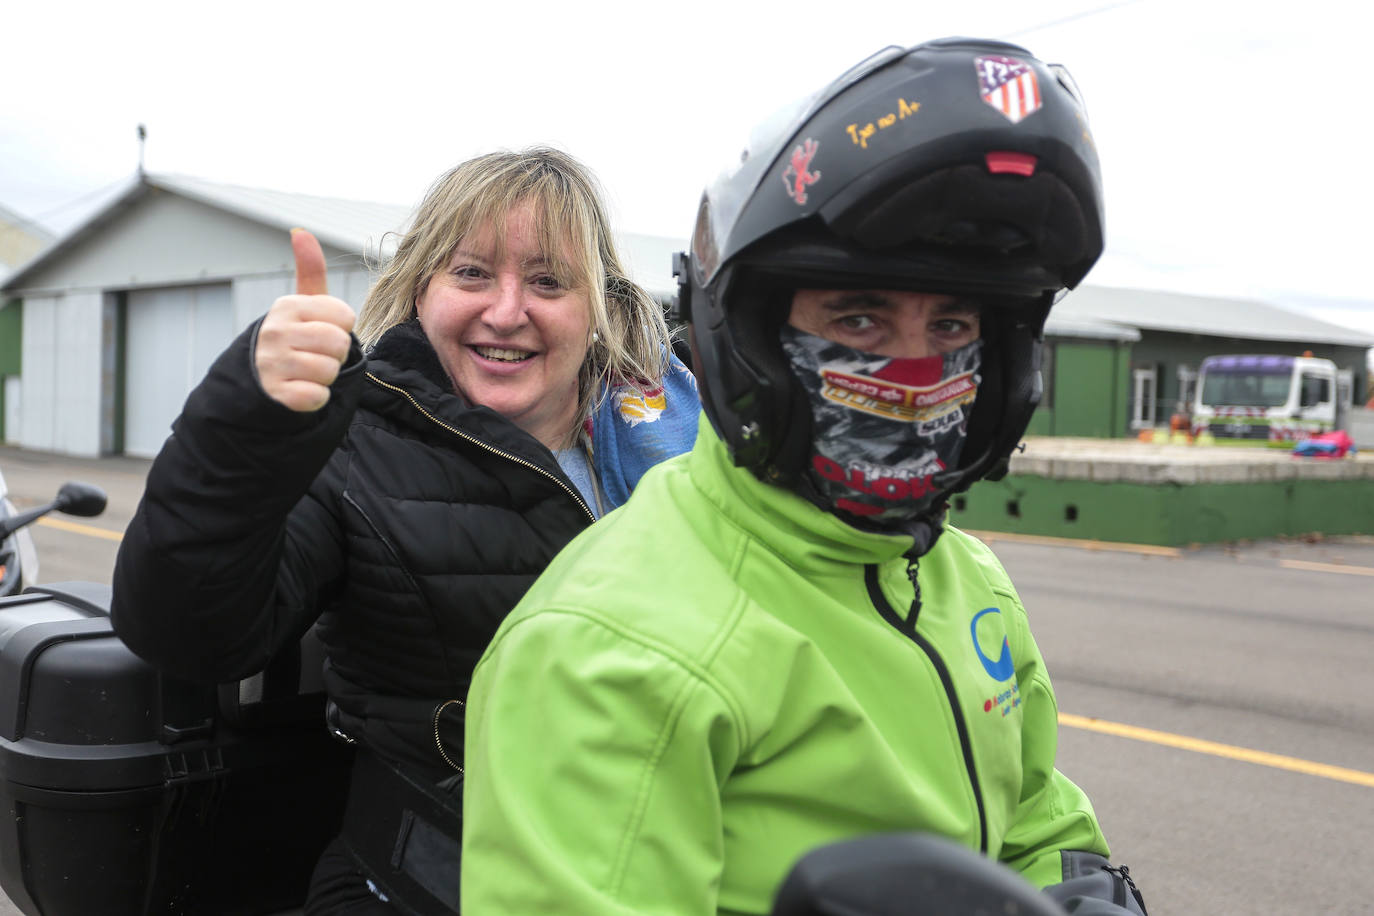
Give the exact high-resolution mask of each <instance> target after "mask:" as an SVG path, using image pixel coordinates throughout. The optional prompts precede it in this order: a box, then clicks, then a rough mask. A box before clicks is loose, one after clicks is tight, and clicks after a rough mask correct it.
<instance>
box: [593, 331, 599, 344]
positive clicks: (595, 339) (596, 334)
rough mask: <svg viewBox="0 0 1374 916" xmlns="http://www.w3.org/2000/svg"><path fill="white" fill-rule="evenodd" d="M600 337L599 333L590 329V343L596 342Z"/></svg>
mask: <svg viewBox="0 0 1374 916" xmlns="http://www.w3.org/2000/svg"><path fill="white" fill-rule="evenodd" d="M600 339H601V335H600V334H598V333H596V332H595V331H592V343H596V342H597V341H598V340H600Z"/></svg>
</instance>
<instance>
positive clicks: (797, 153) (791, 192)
mask: <svg viewBox="0 0 1374 916" xmlns="http://www.w3.org/2000/svg"><path fill="white" fill-rule="evenodd" d="M819 147H820V144H819V143H817V142H816V141H815V140H807V141H805V142H804V143H803V144H802V145H801V146H799V147H797V148H796V149H794V150H792V160H791V162H789V163H788V165H787V169H786V170H785V171H784V172H783V173H782V183H783V184H784V185H786V186H787V196H788V197H790V198H792V199H793V200H795V201H796V202H797V205H798V206H800V205H802V204H805V203H806V186H807V185H812V184H815V183H816V182H818V181H820V180H821V173H820V172H812V171H810V169H811V160H812V158H813V157H814V156H815V155H816V150H817V149H818V148H819Z"/></svg>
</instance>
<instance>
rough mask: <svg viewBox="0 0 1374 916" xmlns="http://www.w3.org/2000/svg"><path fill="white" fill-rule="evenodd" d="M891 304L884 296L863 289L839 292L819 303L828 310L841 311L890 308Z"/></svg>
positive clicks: (892, 304)
mask: <svg viewBox="0 0 1374 916" xmlns="http://www.w3.org/2000/svg"><path fill="white" fill-rule="evenodd" d="M893 306H894V303H893V301H892V300H891V299H889V298H887V297H886V296H883V295H879V294H878V293H870V292H864V291H859V292H845V293H840V294H839V295H836V296H834V297H832V298H829V299H826V300H825V301H824V302H822V303H821V307H822V308H824V309H825V310H826V311H830V312H843V311H847V310H849V309H853V308H869V309H890V308H892V307H893Z"/></svg>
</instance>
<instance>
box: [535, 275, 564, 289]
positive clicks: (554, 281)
mask: <svg viewBox="0 0 1374 916" xmlns="http://www.w3.org/2000/svg"><path fill="white" fill-rule="evenodd" d="M534 285H535V287H536V288H537V289H541V290H545V291H548V292H553V291H555V290H560V289H562V288H563V286H562V284H560V283H559V282H558V278H557V277H555V276H553V275H552V274H540V275H539V276H537V277H535V278H534Z"/></svg>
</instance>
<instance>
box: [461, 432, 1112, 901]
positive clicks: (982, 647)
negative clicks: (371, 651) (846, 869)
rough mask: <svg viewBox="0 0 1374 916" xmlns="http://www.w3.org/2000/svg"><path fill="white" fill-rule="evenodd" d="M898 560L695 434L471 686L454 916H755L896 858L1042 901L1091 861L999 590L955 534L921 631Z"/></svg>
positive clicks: (518, 619)
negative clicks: (1036, 890)
mask: <svg viewBox="0 0 1374 916" xmlns="http://www.w3.org/2000/svg"><path fill="white" fill-rule="evenodd" d="M910 546H911V541H910V539H909V538H906V537H898V536H892V535H878V534H870V533H866V532H862V531H859V530H857V529H855V528H852V527H850V526H849V525H847V524H845V523H844V522H842V521H840V520H839V519H838V518H836V517H835V516H833V515H830V514H828V513H825V512H822V511H820V510H818V509H816V508H815V507H814V506H812V505H811V504H810V503H807V502H805V501H804V500H802V499H800V498H799V497H797V496H795V495H793V494H791V493H789V492H786V491H784V490H781V489H778V488H776V487H772V486H768V485H765V484H762V483H760V482H759V481H758V480H756V479H755V478H754V477H753V476H752V475H751V474H749V473H748V472H747V471H743V470H740V469H738V468H735V467H734V466H733V465H732V464H731V462H730V459H729V457H728V455H727V454H726V451H725V448H724V446H723V445H722V444H721V442H720V440H719V438H718V437H717V436H716V435H715V433H714V431H713V430H712V429H711V427H710V425H709V423H707V422H706V421H705V420H703V421H702V426H701V431H700V434H699V436H698V438H697V445H696V448H695V450H694V451H693V452H691V453H690V454H688V455H685V456H682V457H681V458H678V459H675V460H673V461H670V462H668V463H666V464H663V465H660V466H659V467H658V468H656V469H654V470H653V471H651V472H650V473H649V474H648V475H647V476H645V478H644V479H643V480H642V481H641V482H640V484H639V487H638V488H637V490H636V491H635V494H634V496H633V497H632V498H631V500H630V502H629V503H628V504H627V505H626V506H624V507H622V508H621V509H619V510H617V511H615V512H613V513H611V514H610V515H608V516H607V517H606V518H605V519H603V520H602V521H600V522H598V523H597V524H596V525H594V526H592V527H591V528H590V529H588V530H587V531H586V532H584V533H583V534H581V535H579V536H578V537H577V538H576V539H575V540H574V541H573V543H572V544H570V545H569V546H568V547H567V548H565V549H564V550H563V552H562V553H560V554H559V555H558V557H557V558H556V560H555V561H554V563H553V565H552V566H550V567H549V569H548V571H547V572H546V573H545V574H544V575H543V576H541V577H540V579H539V580H538V581H537V582H536V583H535V585H534V587H533V588H532V589H531V590H530V591H529V592H528V593H527V595H526V597H525V598H524V600H523V601H522V602H521V603H520V604H519V606H517V607H516V609H515V610H514V611H513V612H512V613H511V615H510V616H509V618H508V619H507V620H506V621H505V623H504V625H503V626H502V627H501V629H500V631H499V633H498V634H497V636H496V639H495V640H494V641H493V642H492V644H491V646H490V647H489V648H488V650H487V652H486V654H485V656H483V659H482V661H481V662H480V663H479V664H478V667H477V669H476V674H475V678H474V680H473V683H472V688H471V691H470V692H469V694H468V707H467V726H466V745H467V746H466V780H467V782H466V785H465V788H464V795H463V805H464V828H463V863H462V867H463V875H462V908H463V912H464V913H466V914H470V916H486V914H491V913H502V914H505V913H585V914H597V916H605V914H615V913H625V914H629V913H635V914H660V913H662V914H666V913H672V914H703V916H704V914H715V913H750V914H759V913H767V912H768V910H769V908H770V906H771V903H772V899H773V895H774V893H775V891H776V890H777V888H778V885H779V884H780V883H781V881H782V879H783V878H784V876H785V875H786V874H787V872H788V870H789V869H790V868H791V866H792V865H793V863H794V862H795V861H796V860H797V859H798V858H799V857H800V856H801V855H802V854H803V853H805V852H807V851H809V850H811V849H813V848H815V847H816V846H819V845H821V844H824V843H827V842H831V841H834V840H838V839H843V838H849V837H854V836H858V835H861V834H868V833H876V832H886V831H906V830H920V831H932V832H935V833H938V834H942V835H944V836H947V837H951V838H954V839H955V840H958V841H960V842H963V843H965V844H967V845H968V846H970V847H972V848H974V849H979V850H983V851H985V852H986V853H987V854H988V855H989V856H991V857H993V858H997V859H1001V860H1002V861H1003V862H1006V863H1008V864H1009V865H1011V866H1013V867H1014V868H1016V869H1018V870H1019V871H1021V872H1022V873H1023V874H1024V875H1025V876H1026V877H1027V878H1029V879H1030V880H1031V881H1032V882H1034V883H1036V884H1038V885H1040V886H1044V885H1047V884H1052V883H1056V882H1058V881H1060V880H1062V874H1061V866H1060V856H1059V851H1060V850H1061V849H1063V850H1087V851H1092V852H1097V853H1100V854H1102V855H1106V854H1107V845H1106V842H1105V840H1104V839H1103V837H1102V833H1101V831H1100V829H1099V828H1098V824H1097V820H1096V817H1095V816H1094V814H1093V811H1092V807H1091V805H1090V804H1089V802H1088V799H1087V798H1086V797H1085V796H1084V794H1083V793H1082V792H1081V791H1080V790H1079V789H1078V788H1077V787H1076V786H1075V785H1073V783H1071V782H1070V781H1069V780H1068V779H1066V778H1065V777H1064V776H1062V775H1061V774H1060V773H1059V772H1058V771H1057V770H1055V768H1054V757H1055V745H1056V729H1057V716H1058V712H1057V708H1056V706H1055V700H1054V694H1053V692H1052V690H1051V688H1050V682H1049V678H1048V676H1047V675H1046V673H1045V666H1044V663H1043V661H1042V659H1041V657H1040V652H1039V650H1038V649H1037V648H1036V645H1035V642H1034V640H1033V639H1032V638H1031V634H1030V628H1029V626H1028V624H1027V621H1026V612H1025V610H1024V609H1023V608H1022V606H1021V602H1020V600H1019V599H1018V597H1017V595H1016V592H1015V590H1014V589H1013V588H1012V585H1011V582H1010V580H1009V579H1008V578H1007V575H1006V572H1005V571H1004V570H1003V569H1002V566H1001V564H1000V563H998V561H997V559H996V558H995V557H994V556H993V554H992V552H991V551H989V550H988V549H987V547H985V546H984V545H983V544H982V543H981V542H979V541H977V540H976V539H974V538H972V537H970V536H969V535H966V534H964V533H963V532H960V531H958V530H954V529H951V530H948V531H946V532H945V534H944V535H943V536H942V537H941V538H940V540H939V541H938V542H937V543H936V545H935V547H934V549H933V550H932V551H931V552H930V553H928V554H927V555H926V556H924V557H922V558H921V559H920V562H919V581H920V586H921V593H922V605H921V609H920V611H919V614H918V615H917V619H916V620H915V621H912V620H911V619H910V615H909V609H910V607H911V603H912V598H913V589H912V585H911V582H910V580H909V579H908V576H907V568H908V564H907V561H906V560H905V559H904V558H903V557H902V553H903V551H904V550H906V549H908V548H909V547H910ZM913 623H914V627H913Z"/></svg>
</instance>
